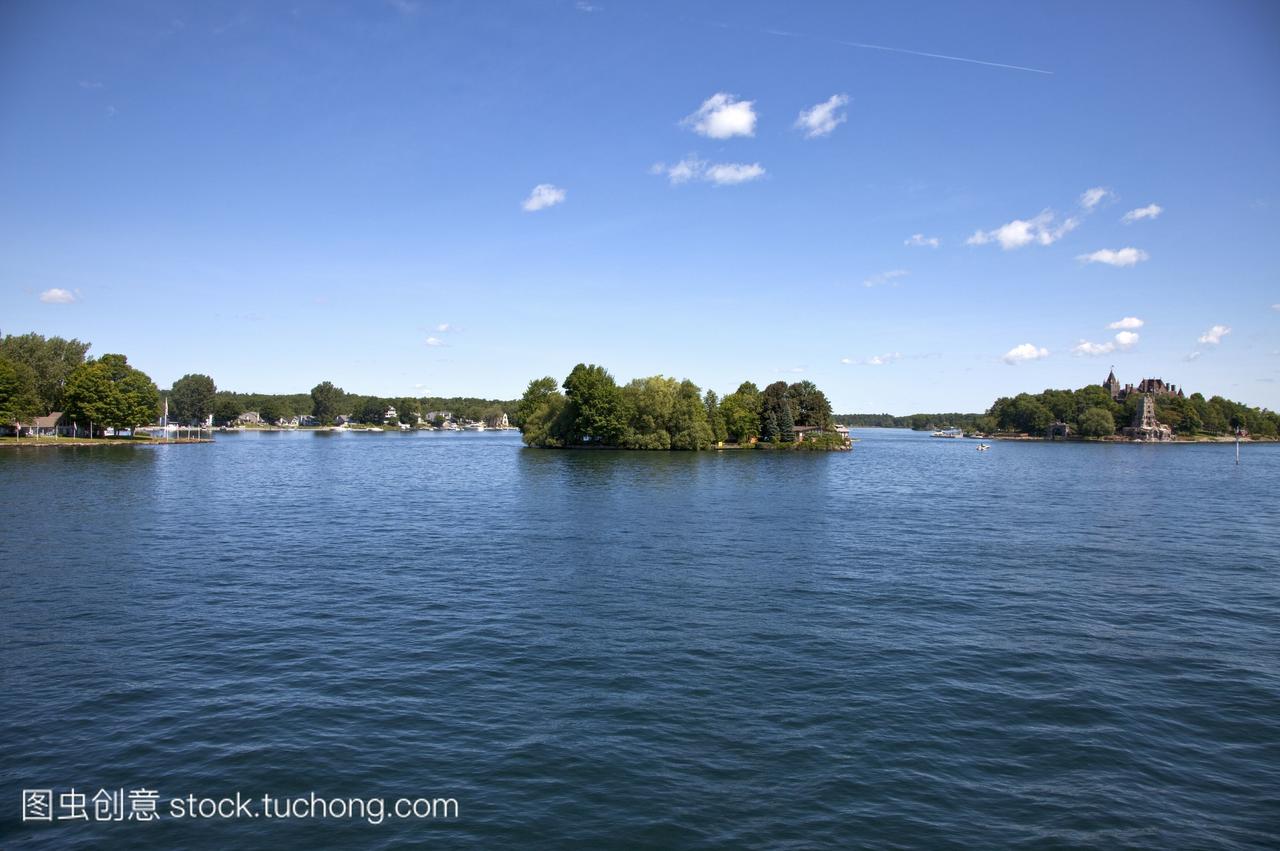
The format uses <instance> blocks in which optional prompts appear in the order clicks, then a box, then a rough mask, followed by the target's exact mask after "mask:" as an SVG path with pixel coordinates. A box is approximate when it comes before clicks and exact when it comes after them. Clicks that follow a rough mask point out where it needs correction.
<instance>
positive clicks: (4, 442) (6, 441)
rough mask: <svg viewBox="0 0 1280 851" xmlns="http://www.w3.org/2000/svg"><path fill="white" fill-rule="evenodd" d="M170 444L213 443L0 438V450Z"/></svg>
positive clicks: (201, 440) (156, 439) (153, 439)
mask: <svg viewBox="0 0 1280 851" xmlns="http://www.w3.org/2000/svg"><path fill="white" fill-rule="evenodd" d="M170 443H213V440H212V439H211V438H208V437H184V438H169V437H147V436H144V435H139V436H138V437H0V449H2V448H5V447H9V448H15V449H16V448H19V447H23V448H26V447H32V448H37V447H57V446H161V445H166V444H170Z"/></svg>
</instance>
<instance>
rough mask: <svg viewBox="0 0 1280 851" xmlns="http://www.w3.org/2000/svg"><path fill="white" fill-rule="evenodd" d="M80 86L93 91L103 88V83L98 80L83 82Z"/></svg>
mask: <svg viewBox="0 0 1280 851" xmlns="http://www.w3.org/2000/svg"><path fill="white" fill-rule="evenodd" d="M79 85H80V88H82V89H89V90H91V91H92V90H94V89H100V88H102V83H100V82H98V81H97V80H81V81H80V83H79Z"/></svg>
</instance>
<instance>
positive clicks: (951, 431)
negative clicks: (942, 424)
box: [933, 428, 964, 437]
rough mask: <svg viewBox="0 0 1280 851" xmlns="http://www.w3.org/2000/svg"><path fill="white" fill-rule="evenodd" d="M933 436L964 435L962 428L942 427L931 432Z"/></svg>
mask: <svg viewBox="0 0 1280 851" xmlns="http://www.w3.org/2000/svg"><path fill="white" fill-rule="evenodd" d="M933 436H934V437H964V429H960V428H943V429H938V430H937V431H935V432H934V433H933Z"/></svg>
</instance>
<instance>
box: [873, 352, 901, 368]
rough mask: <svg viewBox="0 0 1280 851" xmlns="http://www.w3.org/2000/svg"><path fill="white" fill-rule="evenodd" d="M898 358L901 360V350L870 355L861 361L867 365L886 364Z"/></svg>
mask: <svg viewBox="0 0 1280 851" xmlns="http://www.w3.org/2000/svg"><path fill="white" fill-rule="evenodd" d="M898 360H902V353H901V352H889V353H888V354H884V355H872V356H871V357H869V358H867V359H866V360H865V361H863V363H864V364H866V365H867V366H885V365H886V364H891V363H893V362H894V361H898Z"/></svg>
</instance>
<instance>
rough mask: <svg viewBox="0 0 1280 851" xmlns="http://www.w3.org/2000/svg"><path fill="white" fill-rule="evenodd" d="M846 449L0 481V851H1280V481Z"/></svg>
mask: <svg viewBox="0 0 1280 851" xmlns="http://www.w3.org/2000/svg"><path fill="white" fill-rule="evenodd" d="M858 436H860V437H862V438H863V440H862V442H861V443H859V444H858V445H857V448H856V449H855V450H854V451H853V452H852V453H838V454H800V455H791V454H787V455H775V454H763V453H724V454H713V453H704V454H700V455H688V454H676V453H672V454H657V453H655V454H647V453H643V454H642V453H612V452H580V453H564V452H554V451H537V450H525V449H522V448H521V447H520V444H519V440H518V438H517V437H515V436H512V435H488V434H464V435H449V434H426V435H400V434H391V433H387V434H381V435H379V434H349V435H329V434H319V435H312V434H256V435H255V434H244V435H229V436H224V437H220V438H219V441H218V443H217V444H216V445H212V446H167V447H151V448H123V447H122V448H115V449H79V450H72V449H61V450H56V451H54V450H41V451H26V450H22V451H17V452H15V451H5V452H0V484H2V485H3V492H4V494H5V496H6V499H5V505H4V514H3V519H2V520H0V524H2V525H0V639H2V642H3V644H2V652H3V683H2V686H3V694H0V846H3V847H5V848H10V847H34V848H76V847H83V848H91V847H95V848H96V847H131V848H136V847H182V848H225V847H229V846H232V845H235V844H239V845H243V846H247V847H263V848H266V847H274V848H283V847H297V846H303V845H307V846H313V847H344V846H349V847H374V848H382V847H387V848H389V847H393V846H400V845H403V844H413V843H432V844H436V845H439V846H443V847H458V846H472V847H481V848H493V847H521V848H536V847H563V846H577V847H592V848H606V847H617V848H646V847H648V848H673V847H784V848H785V847H789V848H813V847H841V848H844V847H857V846H878V847H886V846H888V847H915V848H939V847H948V846H968V847H982V848H994V847H1007V846H1027V847H1045V846H1058V847H1065V846H1078V847H1085V846H1089V847H1098V846H1109V847H1120V846H1125V847H1147V848H1171V847H1187V848H1192V847H1194V848H1205V847H1250V846H1257V847H1263V846H1268V845H1271V846H1275V845H1276V844H1277V842H1280V838H1278V837H1280V579H1278V577H1280V499H1278V496H1277V494H1278V488H1277V485H1278V484H1280V447H1278V446H1246V447H1245V448H1244V452H1243V461H1244V463H1243V464H1242V465H1241V466H1239V467H1236V466H1234V465H1233V463H1232V461H1233V457H1232V454H1233V450H1232V448H1231V447H1229V446H1172V447H1170V446H1165V447H1160V446H1081V445H1061V444H1058V445H1046V444H1041V443H1025V444H1018V443H998V444H996V445H995V447H994V448H993V449H992V450H991V451H990V452H987V453H977V452H974V451H973V444H972V443H970V442H967V441H941V440H931V439H929V438H928V437H922V436H920V435H915V434H911V433H907V432H899V431H875V430H868V431H864V432H860V433H859V434H858ZM71 787H75V788H76V789H77V790H78V791H86V792H88V793H90V794H92V793H94V792H96V790H98V789H99V788H107V789H118V788H122V789H125V790H133V789H137V788H139V787H146V788H149V789H155V790H158V792H159V794H160V797H161V801H162V807H161V811H162V812H164V806H163V801H165V800H166V799H168V798H170V797H173V796H185V795H187V794H196V795H199V796H215V797H221V796H224V795H232V794H234V793H235V792H236V791H242V792H244V793H245V794H246V795H259V796H260V795H262V794H268V793H270V794H276V795H281V796H291V795H306V794H307V793H309V792H312V791H314V792H316V793H317V794H318V795H321V796H323V797H339V796H341V797H356V796H359V797H366V798H367V797H371V796H385V797H387V798H388V799H393V798H396V797H400V796H405V797H418V796H426V797H452V798H455V799H456V800H457V801H458V804H459V808H460V815H459V817H458V818H457V819H454V820H439V821H429V820H428V821H418V820H392V819H388V820H387V821H384V822H383V823H382V824H379V825H371V824H368V823H367V822H365V821H360V820H358V819H344V820H334V819H330V820H312V821H309V820H300V819H295V820H284V821H282V820H273V821H266V820H261V819H259V820H250V819H239V820H205V821H178V820H174V819H165V818H163V817H162V819H161V820H160V821H159V822H156V823H149V824H138V823H131V822H124V823H115V824H106V823H96V822H91V823H89V824H83V823H78V822H67V821H55V822H54V823H52V824H35V823H30V822H28V823H22V822H21V821H20V820H19V816H20V813H21V806H20V805H21V796H20V790H22V789H26V788H51V789H53V790H54V791H55V793H61V792H65V791H66V790H68V789H70V788H71Z"/></svg>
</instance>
